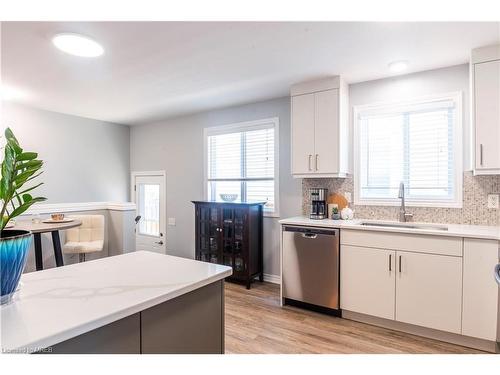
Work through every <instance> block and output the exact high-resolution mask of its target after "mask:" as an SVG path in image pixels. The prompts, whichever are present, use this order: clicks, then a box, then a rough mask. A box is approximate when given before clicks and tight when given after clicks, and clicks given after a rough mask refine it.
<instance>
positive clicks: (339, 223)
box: [279, 216, 500, 241]
mask: <svg viewBox="0 0 500 375" xmlns="http://www.w3.org/2000/svg"><path fill="white" fill-rule="evenodd" d="M279 222H280V224H285V225H286V224H288V225H304V226H313V227H326V228H339V229H355V230H368V231H378V232H394V233H414V234H428V235H435V236H449V237H450V236H451V237H466V238H482V239H489V240H498V241H500V226H486V225H463V224H437V223H436V224H435V223H414V222H409V223H407V224H409V225H412V224H413V225H419V224H420V225H422V227H419V228H405V227H401V226H398V227H391V226H368V225H363V223H377V224H391V223H392V224H395V225H399V224H404V223H398V222H395V221H383V220H369V219H354V220H331V219H323V220H314V219H309V218H308V217H306V216H296V217H290V218H287V219H283V220H280V221H279ZM437 226H443V227H446V228H447V230H442V229H437V228H436V227H437Z"/></svg>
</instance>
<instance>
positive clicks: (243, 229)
mask: <svg viewBox="0 0 500 375" xmlns="http://www.w3.org/2000/svg"><path fill="white" fill-rule="evenodd" d="M192 202H193V203H194V205H195V215H196V219H195V222H196V259H197V260H201V261H203V262H211V263H217V264H223V265H226V266H230V267H232V268H233V274H232V276H230V277H228V279H229V280H231V281H238V282H244V283H245V284H246V287H247V289H250V284H251V282H252V281H253V280H254V279H255V278H256V277H257V276H258V277H259V281H263V280H264V273H263V272H264V270H263V251H262V249H263V210H264V204H265V203H264V202H255V203H253V202H252V203H246V202H242V203H238V202H213V201H192Z"/></svg>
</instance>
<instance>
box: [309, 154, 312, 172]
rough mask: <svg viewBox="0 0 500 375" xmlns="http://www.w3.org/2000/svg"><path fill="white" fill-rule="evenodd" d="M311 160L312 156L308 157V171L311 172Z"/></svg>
mask: <svg viewBox="0 0 500 375" xmlns="http://www.w3.org/2000/svg"><path fill="white" fill-rule="evenodd" d="M311 158H312V155H309V170H310V171H312V167H311Z"/></svg>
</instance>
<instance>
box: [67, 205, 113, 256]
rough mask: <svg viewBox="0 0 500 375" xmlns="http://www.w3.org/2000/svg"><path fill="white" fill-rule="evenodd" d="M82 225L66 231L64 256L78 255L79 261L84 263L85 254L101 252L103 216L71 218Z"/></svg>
mask: <svg viewBox="0 0 500 375" xmlns="http://www.w3.org/2000/svg"><path fill="white" fill-rule="evenodd" d="M71 218H72V219H75V220H80V221H81V222H82V225H80V226H79V227H76V228H71V229H68V230H66V242H65V244H64V246H63V251H64V253H65V254H79V255H80V256H79V261H80V262H85V254H87V253H94V252H97V251H102V250H103V248H104V216H103V215H80V216H71Z"/></svg>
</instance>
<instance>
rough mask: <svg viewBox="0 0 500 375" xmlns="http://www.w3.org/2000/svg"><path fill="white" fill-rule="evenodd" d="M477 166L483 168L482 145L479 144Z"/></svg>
mask: <svg viewBox="0 0 500 375" xmlns="http://www.w3.org/2000/svg"><path fill="white" fill-rule="evenodd" d="M479 165H480V166H483V144H482V143H481V144H479Z"/></svg>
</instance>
